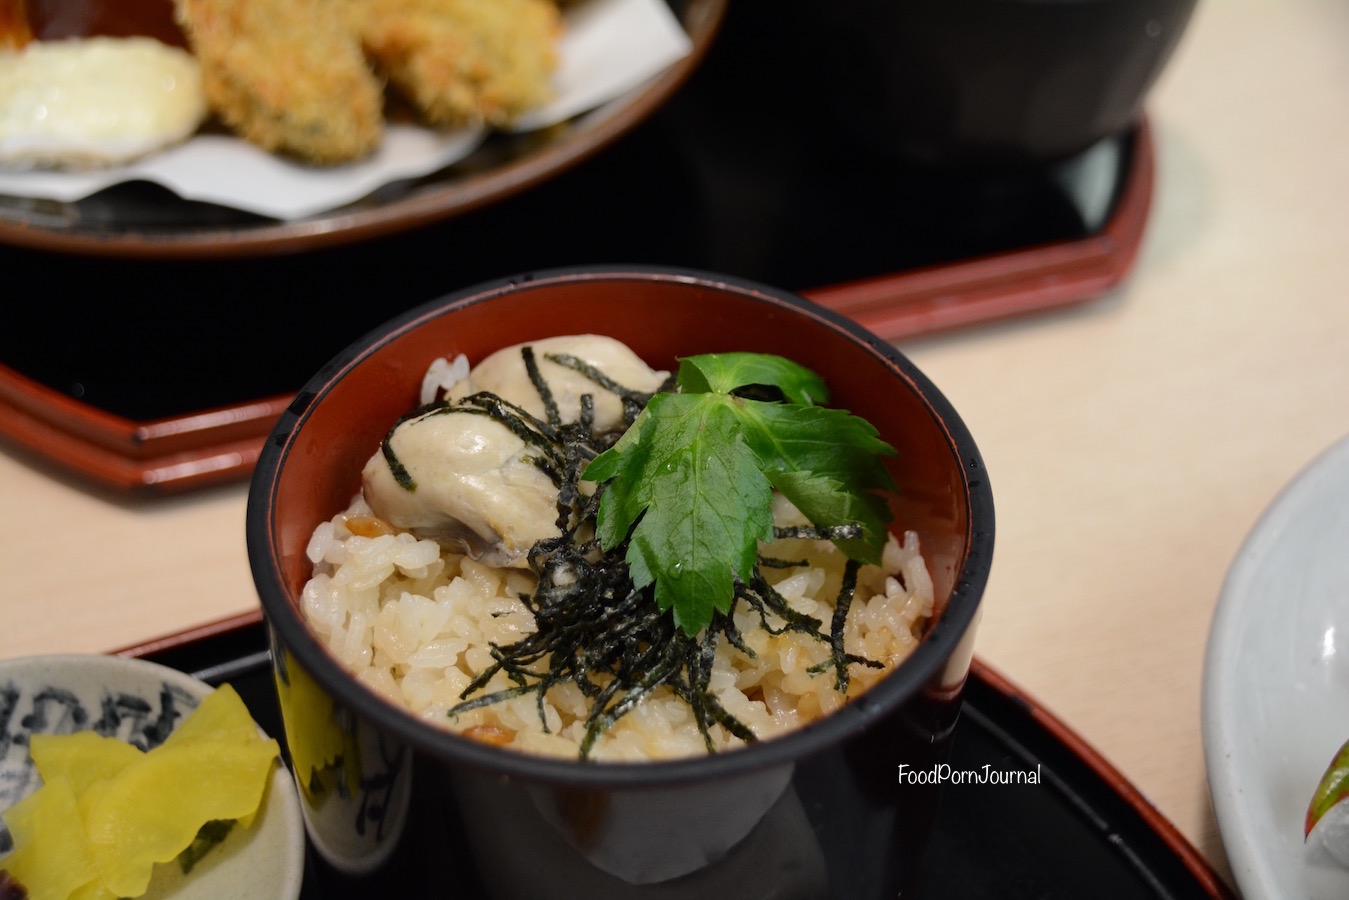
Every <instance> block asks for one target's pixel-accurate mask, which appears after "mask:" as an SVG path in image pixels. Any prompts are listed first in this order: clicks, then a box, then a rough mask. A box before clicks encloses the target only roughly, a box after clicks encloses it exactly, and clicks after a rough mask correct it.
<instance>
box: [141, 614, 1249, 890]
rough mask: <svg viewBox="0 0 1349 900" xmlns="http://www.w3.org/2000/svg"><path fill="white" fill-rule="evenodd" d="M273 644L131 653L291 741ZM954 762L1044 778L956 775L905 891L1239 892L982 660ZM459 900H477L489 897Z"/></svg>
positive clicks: (242, 625) (237, 622)
mask: <svg viewBox="0 0 1349 900" xmlns="http://www.w3.org/2000/svg"><path fill="white" fill-rule="evenodd" d="M267 646H268V645H267V640H266V631H265V626H264V625H263V624H262V621H261V619H260V617H259V616H258V615H256V614H250V615H245V616H242V617H239V618H237V619H234V620H230V621H227V622H222V623H217V624H216V625H212V626H207V627H205V628H202V629H199V630H197V631H196V632H194V633H187V634H183V635H178V636H174V637H169V638H165V639H162V640H159V641H155V642H152V643H148V644H144V645H141V646H139V647H135V648H130V649H128V650H125V651H123V655H130V656H139V657H143V658H146V659H150V660H153V661H155V662H159V663H162V664H165V665H168V666H171V667H173V668H176V669H180V670H182V671H185V672H189V673H191V674H193V675H195V676H197V677H199V678H202V679H204V680H206V681H208V682H211V683H213V684H220V683H223V682H229V683H230V684H232V685H233V686H234V687H235V689H236V690H237V691H238V692H239V694H240V696H242V697H243V699H244V701H245V702H246V703H247V704H248V706H249V708H250V709H251V710H252V712H253V715H254V716H255V718H256V719H257V721H258V723H259V724H260V725H261V726H262V727H263V728H264V729H265V730H267V731H268V733H270V734H273V735H277V736H278V737H280V736H281V735H282V728H281V719H280V712H279V710H278V708H277V704H276V697H275V689H274V686H273V681H272V674H271V667H270V658H269V653H268V649H267ZM950 766H951V769H952V771H956V772H977V773H983V772H986V771H988V772H1007V773H1031V772H1034V773H1036V775H1037V777H1038V781H1039V783H1029V779H1026V781H1024V782H1019V783H1018V782H1014V783H985V784H966V783H955V782H951V783H948V784H946V785H945V787H944V788H943V791H942V795H941V801H940V806H939V810H938V815H937V822H936V831H935V834H934V835H933V838H932V841H931V843H930V845H929V848H928V851H927V855H926V858H925V860H924V863H923V869H922V871H923V877H922V879H921V882H922V884H921V886H920V887H919V888H918V892H917V893H916V894H912V895H909V896H906V897H905V898H904V900H916V898H922V900H928V898H931V900H936V898H944V900H949V898H968V900H983V898H987V900H1054V898H1079V897H1084V896H1090V897H1093V898H1096V900H1156V898H1170V900H1185V898H1195V900H1198V898H1219V900H1232V898H1233V897H1234V895H1233V894H1232V893H1231V891H1230V890H1229V889H1228V888H1227V886H1226V885H1225V883H1224V882H1223V881H1222V880H1221V879H1220V878H1219V877H1218V876H1217V875H1216V874H1215V873H1214V872H1213V870H1212V869H1211V868H1210V867H1209V866H1208V864H1207V863H1206V862H1205V861H1204V860H1203V858H1202V857H1201V856H1200V855H1199V854H1198V852H1197V851H1196V850H1195V849H1194V847H1193V846H1192V845H1190V844H1189V843H1188V842H1187V841H1186V840H1185V838H1184V837H1183V836H1182V835H1181V834H1180V833H1179V832H1178V831H1177V830H1176V829H1175V827H1174V826H1173V825H1171V824H1170V822H1169V821H1167V820H1166V819H1165V818H1164V817H1163V816H1162V815H1161V814H1160V813H1158V812H1157V810H1156V809H1154V808H1153V807H1152V806H1151V805H1150V804H1148V803H1147V801H1146V800H1144V799H1143V797H1142V796H1141V795H1140V794H1139V793H1138V792H1137V790H1135V789H1134V788H1133V787H1132V786H1131V785H1130V784H1129V783H1128V782H1127V781H1126V780H1125V779H1124V778H1123V776H1121V775H1120V773H1119V772H1118V771H1116V770H1115V769H1113V768H1112V767H1111V766H1110V765H1109V763H1107V762H1106V761H1105V760H1104V759H1102V758H1101V757H1100V755H1099V754H1097V753H1096V752H1095V751H1094V750H1092V749H1091V747H1089V746H1088V745H1087V744H1086V743H1084V742H1083V741H1082V739H1081V738H1079V737H1078V736H1077V735H1076V734H1074V733H1073V732H1072V731H1071V730H1070V729H1068V728H1067V727H1066V726H1065V725H1064V724H1063V723H1061V722H1059V721H1058V720H1057V719H1056V718H1054V717H1053V715H1052V714H1050V713H1049V712H1047V711H1046V710H1044V709H1043V708H1041V707H1039V706H1038V705H1037V704H1036V703H1035V702H1034V701H1033V700H1031V699H1029V698H1027V697H1026V696H1025V695H1024V694H1022V693H1020V692H1019V691H1018V690H1017V689H1016V688H1015V687H1014V686H1013V685H1012V684H1011V683H1010V682H1009V681H1007V680H1006V679H1005V678H1003V677H1002V676H1001V675H999V674H998V673H997V672H995V671H994V670H993V669H991V668H989V667H988V666H987V665H986V664H984V663H982V662H981V661H979V660H977V659H976V660H975V663H974V668H973V670H972V672H971V676H970V679H969V681H968V683H967V684H966V687H965V705H964V709H963V711H962V714H961V718H960V722H959V724H958V725H957V728H956V737H955V742H954V749H953V752H952V757H951V760H950ZM992 780H996V779H992ZM312 864H313V863H312V860H311V865H312ZM302 896H303V898H304V900H325V896H324V894H323V893H322V892H321V889H320V887H319V885H318V884H317V880H316V879H315V878H313V877H308V876H307V877H306V882H305V892H304V894H303V895H302ZM458 896H461V897H462V900H478V895H476V894H475V895H467V894H464V895H458Z"/></svg>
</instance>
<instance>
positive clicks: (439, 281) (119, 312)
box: [0, 0, 1128, 420]
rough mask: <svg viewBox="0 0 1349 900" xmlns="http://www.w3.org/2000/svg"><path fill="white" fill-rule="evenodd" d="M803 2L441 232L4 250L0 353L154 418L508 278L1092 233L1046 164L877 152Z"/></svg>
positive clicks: (736, 25)
mask: <svg viewBox="0 0 1349 900" xmlns="http://www.w3.org/2000/svg"><path fill="white" fill-rule="evenodd" d="M818 7H819V4H818V3H817V2H814V0H781V2H771V3H770V2H766V0H750V2H743V3H735V4H732V8H731V9H730V11H729V13H728V15H727V18H726V21H725V23H724V26H723V29H722V32H721V33H720V35H719V36H718V38H717V39H716V41H715V42H714V45H713V47H712V49H711V50H710V52H709V54H708V56H707V58H706V59H705V60H704V62H703V64H702V66H701V67H700V68H699V69H698V70H697V71H696V72H695V74H694V75H693V77H692V79H691V80H690V82H689V83H688V84H686V85H685V87H684V88H683V89H682V90H681V91H680V92H679V93H678V94H677V95H676V96H675V97H674V98H672V100H671V101H670V102H669V103H668V104H667V105H666V106H665V107H664V108H662V109H661V110H660V111H659V112H657V113H656V114H655V115H654V116H653V117H652V118H651V119H649V120H648V121H647V122H646V123H645V124H643V125H642V126H640V127H639V128H637V129H636V130H634V131H633V132H632V133H630V134H629V135H627V136H626V137H625V138H623V139H622V140H620V141H619V142H617V143H616V144H615V145H613V146H612V147H610V148H608V149H607V150H605V151H603V152H602V153H600V154H598V155H597V156H596V157H594V158H593V159H591V160H589V161H587V162H586V163H584V164H582V165H581V166H579V167H577V168H575V169H573V170H571V171H569V172H567V173H565V174H563V175H561V176H559V177H557V178H556V179H554V180H551V181H549V182H547V183H545V184H543V185H540V186H538V187H536V188H533V189H531V190H529V191H527V192H525V193H523V194H521V195H518V196H516V197H513V198H511V199H508V200H506V201H504V202H501V203H499V204H496V205H493V206H491V207H489V208H486V209H482V210H479V211H477V212H474V213H470V214H467V215H464V216H462V217H459V218H455V219H452V220H449V221H446V222H443V223H440V224H437V225H433V226H429V227H425V228H422V229H419V230H414V231H410V232H407V233H403V234H400V235H397V236H395V237H391V238H386V239H379V240H373V241H370V242H367V243H361V244H357V245H353V246H346V247H339V248H335V249H330V250H320V251H313V252H306V253H301V254H296V255H289V256H277V257H263V258H251V259H229V260H217V261H210V260H131V259H123V260H119V259H115V258H95V257H87V258H86V257H72V256H65V255H60V254H53V253H46V252H38V251H34V250H29V249H23V248H15V247H3V246H0V269H3V271H5V272H6V273H8V274H9V278H8V284H9V288H8V289H7V291H6V294H5V296H6V298H7V299H11V300H12V302H7V303H6V304H5V316H6V327H4V328H3V329H0V363H3V364H5V365H7V366H9V367H11V368H13V369H15V370H17V371H18V372H19V373H21V374H23V375H26V376H28V377H30V378H32V379H34V380H35V381H37V382H40V383H42V384H44V385H47V386H49V387H51V388H53V389H54V390H57V391H60V392H62V393H66V394H69V395H71V396H75V397H78V398H80V399H81V400H82V401H83V402H85V403H87V404H89V405H91V406H94V407H96V408H99V409H103V410H107V411H109V412H113V413H116V414H118V415H121V416H124V417H126V418H130V419H134V420H147V419H155V418H160V417H167V416H174V415H179V414H183V413H187V412H193V411H196V410H200V409H203V408H208V407H211V406H216V405H227V404H233V403H236V402H241V401H247V400H252V399H255V398H259V397H266V396H271V395H275V394H285V393H289V392H292V391H294V390H296V389H297V388H298V387H299V386H300V385H302V384H303V383H304V382H305V381H306V380H307V378H308V376H309V375H310V374H311V373H312V372H314V371H315V370H317V369H318V368H319V367H320V366H321V365H322V364H323V363H324V362H325V361H326V360H328V359H329V358H330V357H332V356H333V355H334V354H335V353H336V352H337V351H338V350H340V349H341V348H342V347H344V346H346V345H347V344H348V343H350V342H351V341H352V340H354V339H355V338H357V337H358V336H360V335H361V334H363V333H365V332H366V331H368V330H369V329H370V328H372V327H374V326H375V325H377V324H378V323H380V322H382V321H384V320H386V319H388V318H389V317H390V316H392V315H394V314H396V313H398V312H400V311H402V310H405V309H408V308H411V307H413V306H416V305H418V304H420V303H423V302H425V301H427V300H430V299H432V298H434V297H437V296H440V295H442V294H444V293H446V292H448V291H451V290H454V289H457V288H460V287H463V286H464V285H467V284H473V283H477V282H479V281H482V280H485V279H490V278H495V277H499V276H502V275H504V274H507V273H510V272H520V271H529V270H535V269H539V268H545V267H552V266H559V265H575V264H586V263H611V262H622V263H629V262H631V263H652V264H662V265H684V266H692V267H696V268H701V269H709V270H714V271H721V272H726V273H728V274H731V275H738V276H741V277H745V278H752V279H755V280H758V281H762V282H765V283H768V284H773V285H777V286H779V287H783V288H787V289H789V290H805V289H809V288H812V287H819V286H824V285H830V284H836V283H839V282H844V281H849V280H853V279H859V278H865V277H870V276H876V275H883V274H888V273H892V272H897V271H904V270H908V269H913V268H916V267H920V266H926V265H933V264H939V263H945V262H951V261H959V260H965V259H970V258H974V257H978V256H980V255H984V254H988V253H996V252H1001V251H1006V250H1012V249H1017V248H1021V247H1029V246H1034V245H1038V244H1042V243H1046V242H1052V241H1060V240H1073V239H1077V238H1081V237H1084V236H1086V235H1088V234H1089V233H1091V232H1092V229H1093V228H1094V227H1096V226H1097V225H1098V224H1099V223H1091V222H1089V221H1088V219H1087V218H1085V217H1084V213H1083V211H1082V210H1081V209H1080V208H1079V204H1078V203H1077V202H1076V201H1075V200H1074V199H1073V197H1072V196H1070V195H1069V194H1068V193H1067V192H1065V190H1064V188H1063V187H1062V186H1061V184H1060V182H1059V181H1058V180H1056V176H1057V174H1058V172H1057V170H1056V169H1055V168H1054V167H1053V166H1035V167H1030V168H1025V169H1017V170H1013V171H997V172H983V171H935V170H932V169H928V168H925V167H921V166H915V165H911V164H906V163H904V162H903V161H900V160H897V159H895V158H894V157H893V155H892V154H890V153H888V152H882V151H881V150H878V149H877V146H876V144H877V142H876V140H875V137H876V133H875V131H874V130H872V129H863V130H859V129H858V128H857V126H856V125H855V123H849V122H846V121H843V120H842V119H841V118H840V115H839V114H838V112H837V111H838V110H841V109H843V107H841V106H839V105H838V104H837V103H836V102H835V101H836V100H837V99H838V96H837V94H838V91H839V87H838V86H837V84H836V83H831V82H830V81H829V80H828V79H825V78H822V77H821V75H822V73H823V72H824V70H823V69H821V68H820V66H821V65H822V63H821V62H820V60H821V59H822V57H821V55H820V54H821V48H820V43H819V42H820V40H821V38H820V35H819V33H818V29H817V28H816V27H814V26H815V24H816V22H815V20H814V19H813V18H812V17H813V16H814V15H815V13H816V12H817V10H818ZM876 127H880V126H879V125H878V126H876ZM882 139H883V135H882ZM1127 162H1128V161H1127V159H1124V160H1121V163H1120V164H1121V171H1124V170H1125V169H1126V168H1127ZM139 188H141V189H150V190H156V188H153V187H152V186H148V185H145V186H139Z"/></svg>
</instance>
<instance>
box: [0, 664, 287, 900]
mask: <svg viewBox="0 0 1349 900" xmlns="http://www.w3.org/2000/svg"><path fill="white" fill-rule="evenodd" d="M30 752H31V754H32V756H33V760H34V763H35V764H36V765H37V767H38V772H39V774H40V775H42V778H43V782H44V784H43V786H42V787H41V788H39V789H38V790H37V791H36V792H34V793H33V794H31V795H30V796H29V797H27V798H25V799H24V800H22V801H20V802H19V803H17V804H15V805H14V806H13V807H11V808H10V809H9V810H8V811H6V812H5V814H4V818H5V821H6V823H7V824H8V825H9V826H10V830H11V832H12V833H13V835H14V838H15V844H16V849H15V851H14V852H13V853H11V854H10V855H8V856H6V857H4V858H0V869H3V870H7V871H9V873H10V874H11V875H12V876H13V878H14V879H15V880H16V881H17V882H19V883H20V884H22V885H23V886H24V887H25V888H26V889H27V890H28V892H29V896H30V898H31V900H44V898H55V900H111V898H116V897H136V896H139V895H141V894H143V893H145V891H146V888H147V887H148V885H149V883H150V878H151V875H152V873H153V870H154V866H155V864H157V863H164V862H169V861H171V860H173V859H174V858H176V857H178V856H179V854H181V853H182V852H183V851H184V850H186V849H188V848H189V847H190V846H192V845H193V842H194V841H196V840H197V838H198V837H199V835H200V833H201V832H202V828H203V826H205V825H207V823H212V822H215V823H219V822H222V821H224V822H230V821H234V820H237V821H238V822H239V824H240V825H242V826H244V827H247V826H248V825H249V824H251V822H252V820H253V818H254V817H255V815H256V814H257V811H258V809H259V808H260V806H261V804H262V800H263V797H264V795H265V793H266V789H267V784H268V782H269V776H270V773H271V769H272V766H273V765H274V762H275V760H276V757H277V755H278V752H279V747H278V745H277V743H276V741H274V740H271V739H268V738H264V737H263V736H262V735H261V734H260V733H259V731H258V728H257V726H256V725H255V724H254V722H253V719H252V716H251V715H250V714H249V712H248V709H247V707H245V706H244V704H243V701H242V700H241V699H240V698H239V695H238V694H237V693H236V692H235V691H234V689H233V688H231V687H230V686H228V685H225V686H223V687H221V688H220V689H218V690H216V691H215V692H213V693H211V694H210V695H208V696H207V697H206V698H205V699H204V700H203V701H202V703H201V704H200V706H198V707H197V709H196V710H194V711H193V713H192V714H190V715H189V716H188V717H187V718H186V719H184V720H183V721H182V722H181V723H180V724H179V727H178V728H177V729H176V730H175V731H174V732H173V733H172V734H171V735H170V736H169V739H168V740H166V741H165V742H164V743H163V744H162V745H160V746H159V747H156V748H154V749H153V750H150V751H149V752H148V753H143V752H142V751H141V750H139V749H138V748H136V747H133V746H132V745H130V744H126V743H123V742H121V741H118V740H116V739H115V738H105V737H101V736H99V735H97V734H94V733H92V732H79V733H76V734H68V735H34V736H33V737H32V740H31V746H30Z"/></svg>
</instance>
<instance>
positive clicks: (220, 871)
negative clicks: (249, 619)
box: [0, 654, 305, 900]
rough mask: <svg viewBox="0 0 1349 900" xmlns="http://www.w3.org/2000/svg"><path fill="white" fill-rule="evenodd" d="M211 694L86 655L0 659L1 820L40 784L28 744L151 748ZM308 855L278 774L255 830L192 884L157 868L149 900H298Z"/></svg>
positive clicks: (296, 812) (215, 856) (128, 662)
mask: <svg viewBox="0 0 1349 900" xmlns="http://www.w3.org/2000/svg"><path fill="white" fill-rule="evenodd" d="M212 690H213V688H212V687H211V686H210V685H208V684H206V683H205V682H203V681H199V680H197V679H195V678H192V677H191V676H188V675H185V674H183V673H182V672H179V671H177V670H175V669H170V668H167V667H165V666H161V665H157V664H155V663H150V662H146V661H144V660H137V659H123V658H120V657H115V656H98V655H93V654H87V655H63V656H33V657H26V658H22V659H10V660H0V732H3V736H4V738H5V740H4V741H3V743H0V812H2V811H4V810H6V809H8V808H9V807H10V806H12V805H14V804H15V803H16V802H18V801H19V800H21V799H22V798H23V797H26V796H27V795H28V794H30V793H32V792H33V791H35V790H37V788H38V787H39V786H40V785H41V783H42V782H41V777H40V776H39V775H38V774H37V771H36V769H35V768H34V766H33V760H32V758H31V757H30V756H29V754H28V736H29V735H31V734H36V733H49V734H63V733H68V732H74V731H88V730H94V731H98V732H100V733H102V734H110V735H115V736H116V737H118V738H120V739H122V740H128V741H130V742H132V743H135V744H137V745H138V746H140V747H141V748H142V749H149V748H150V747H153V746H157V745H158V744H160V743H161V742H163V740H164V738H166V737H167V736H168V734H169V733H170V732H171V731H172V730H173V728H174V726H175V725H176V724H177V723H178V722H180V721H181V720H182V719H183V718H184V717H186V715H187V714H188V713H189V712H191V710H192V709H194V708H195V707H196V705H197V704H198V703H199V702H201V700H202V698H204V697H205V696H206V695H207V694H209V693H211V691H212ZM0 832H2V834H0V846H8V845H9V843H10V841H9V837H8V832H7V831H4V830H3V828H2V827H0ZM304 848H305V843H304V822H303V819H302V818H301V816H300V805H299V799H298V797H297V796H296V793H295V786H294V783H293V782H292V780H291V777H290V774H289V773H288V772H287V771H286V769H285V767H284V766H280V765H278V766H276V767H275V768H274V769H273V771H272V779H271V784H270V785H269V787H268V790H267V794H266V796H265V799H264V806H263V809H262V811H261V813H260V814H259V816H258V818H257V819H256V821H255V822H254V824H253V826H252V827H251V828H249V829H247V830H244V829H241V828H234V829H231V830H230V832H229V835H228V836H227V837H226V838H225V840H224V841H222V842H221V843H220V844H219V845H217V846H216V847H215V848H214V849H212V850H211V851H210V852H209V853H208V854H207V855H206V856H204V857H203V858H202V859H201V861H200V862H198V863H197V864H196V866H195V867H194V868H193V869H192V873H191V874H190V875H187V876H184V875H183V874H182V872H181V871H180V870H179V868H178V867H177V866H174V865H161V866H157V867H156V868H155V875H154V878H153V879H152V880H151V882H150V889H149V892H148V893H146V894H144V895H142V896H143V897H146V898H152V900H167V898H172V900H232V898H239V900H244V898H248V900H295V898H296V897H298V896H299V894H300V885H301V882H302V880H303V878H304ZM0 862H2V860H0Z"/></svg>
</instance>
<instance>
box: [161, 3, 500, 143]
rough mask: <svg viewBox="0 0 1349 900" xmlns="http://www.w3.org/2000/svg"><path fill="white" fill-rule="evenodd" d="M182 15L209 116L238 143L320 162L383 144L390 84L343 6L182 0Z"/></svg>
mask: <svg viewBox="0 0 1349 900" xmlns="http://www.w3.org/2000/svg"><path fill="white" fill-rule="evenodd" d="M358 2H361V0H358ZM493 2H494V0H493ZM176 9H177V17H178V21H179V24H180V25H181V26H182V28H183V31H184V32H185V33H186V35H187V37H188V40H189V42H190V44H191V47H192V51H193V53H194V54H195V55H196V56H197V58H198V59H199V60H200V61H201V65H202V81H203V86H204V87H205V90H206V96H207V98H208V100H209V101H210V104H211V107H212V109H214V110H215V112H216V113H217V114H218V115H219V116H220V118H221V119H222V120H224V122H225V124H227V125H228V126H230V128H232V129H233V130H234V131H236V132H237V133H238V134H239V135H241V136H242V137H244V138H246V139H248V140H249V141H252V142H253V143H255V144H257V145H259V146H261V147H263V148H265V149H267V150H272V151H278V152H281V153H286V154H290V155H292V156H296V157H299V158H300V159H303V160H306V161H309V162H314V163H324V164H327V163H339V162H346V161H348V160H353V159H359V158H360V157H363V156H365V155H367V154H369V153H370V152H371V151H372V150H374V148H375V147H376V146H377V145H378V144H379V141H380V138H381V136H382V134H383V126H384V120H383V113H384V85H383V82H382V80H381V79H380V78H379V76H378V75H376V74H375V73H374V72H373V71H372V70H371V68H370V66H369V64H368V63H367V62H366V59H365V56H364V54H363V53H362V50H361V43H360V39H359V37H358V35H357V34H356V32H355V31H354V29H353V28H352V27H351V24H350V22H349V21H348V17H347V15H346V10H345V5H344V4H343V3H342V2H340V0H177V4H176Z"/></svg>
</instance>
